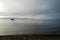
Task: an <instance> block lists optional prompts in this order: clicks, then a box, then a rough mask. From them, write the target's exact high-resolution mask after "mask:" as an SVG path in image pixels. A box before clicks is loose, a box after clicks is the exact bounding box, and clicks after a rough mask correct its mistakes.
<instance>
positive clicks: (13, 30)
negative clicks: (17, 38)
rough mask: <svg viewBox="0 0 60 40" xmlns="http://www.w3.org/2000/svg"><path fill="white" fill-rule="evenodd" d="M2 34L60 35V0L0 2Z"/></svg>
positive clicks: (0, 32) (2, 0) (12, 0)
mask: <svg viewBox="0 0 60 40" xmlns="http://www.w3.org/2000/svg"><path fill="white" fill-rule="evenodd" d="M4 18H5V19H4ZM7 18H9V19H7ZM11 18H14V19H15V20H14V21H11ZM17 18H18V19H17ZM21 18H28V19H21ZM30 18H32V19H30ZM0 34H1V35H5V34H9V35H12V34H60V0H0Z"/></svg>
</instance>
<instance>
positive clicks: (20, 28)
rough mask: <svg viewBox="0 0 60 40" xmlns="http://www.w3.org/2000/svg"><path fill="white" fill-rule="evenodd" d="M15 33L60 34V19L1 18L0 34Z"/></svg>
mask: <svg viewBox="0 0 60 40" xmlns="http://www.w3.org/2000/svg"><path fill="white" fill-rule="evenodd" d="M14 34H60V21H57V20H20V19H19V20H18V19H16V20H14V21H11V20H10V19H0V35H14Z"/></svg>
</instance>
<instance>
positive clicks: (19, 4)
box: [0, 0, 60, 18]
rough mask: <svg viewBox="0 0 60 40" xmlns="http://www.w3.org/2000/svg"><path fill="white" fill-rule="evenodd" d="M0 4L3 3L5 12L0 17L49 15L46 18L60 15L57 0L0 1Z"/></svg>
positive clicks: (59, 6)
mask: <svg viewBox="0 0 60 40" xmlns="http://www.w3.org/2000/svg"><path fill="white" fill-rule="evenodd" d="M0 2H1V3H3V5H4V7H3V8H4V10H5V12H4V13H2V12H1V13H0V15H5V16H26V17H38V18H39V15H45V16H48V14H49V16H48V17H54V16H55V14H57V16H58V15H60V14H59V12H60V9H59V8H60V5H59V4H60V2H59V0H0ZM57 16H56V17H57Z"/></svg>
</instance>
